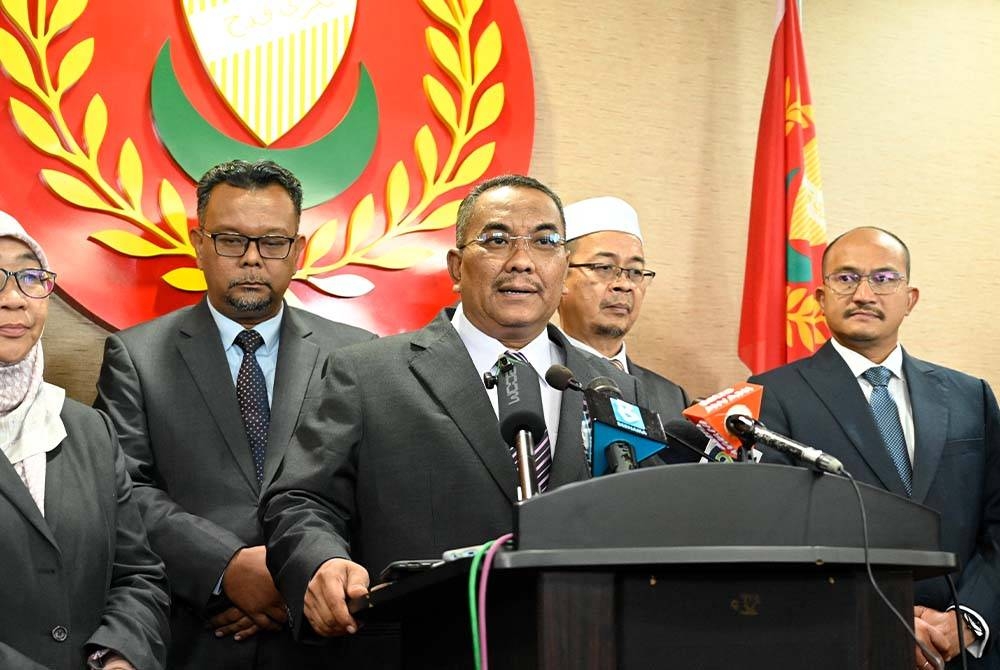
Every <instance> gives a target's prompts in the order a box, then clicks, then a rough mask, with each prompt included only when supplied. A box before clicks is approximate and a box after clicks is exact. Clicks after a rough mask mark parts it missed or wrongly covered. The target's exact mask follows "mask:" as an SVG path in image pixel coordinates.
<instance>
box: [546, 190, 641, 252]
mask: <svg viewBox="0 0 1000 670" xmlns="http://www.w3.org/2000/svg"><path fill="white" fill-rule="evenodd" d="M563 214H564V215H565V217H566V240H567V241H569V240H575V239H576V238H578V237H583V236H584V235H590V234H592V233H603V232H614V233H628V234H629V235H635V236H636V237H638V238H639V241H640V242H642V241H643V239H642V231H641V230H639V215H638V214H637V213H636V211H635V209H634V208H633V207H632V205H630V204H628V203H627V202H625V201H624V200H622V199H621V198H616V197H614V196H612V195H604V196H599V197H597V198H587V199H586V200H581V201H579V202H574V203H572V204H570V205H566V207H565V208H564V209H563Z"/></svg>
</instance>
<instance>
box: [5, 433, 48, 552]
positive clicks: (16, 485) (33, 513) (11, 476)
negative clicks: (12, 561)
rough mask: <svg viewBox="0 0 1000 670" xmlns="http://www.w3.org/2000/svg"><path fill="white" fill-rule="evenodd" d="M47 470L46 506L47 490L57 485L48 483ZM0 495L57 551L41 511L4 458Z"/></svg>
mask: <svg viewBox="0 0 1000 670" xmlns="http://www.w3.org/2000/svg"><path fill="white" fill-rule="evenodd" d="M60 449H62V447H56V448H55V449H54V450H53V452H56V451H59V450H60ZM53 452H50V453H49V458H51V457H52V453H53ZM50 472H51V469H49V470H48V471H47V472H46V473H45V479H46V482H45V496H46V505H48V501H49V490H50V489H51V487H52V486H58V483H52V482H50V481H49V473H50ZM0 494H2V495H3V496H4V497H6V498H7V499H8V500H10V502H11V504H12V505H13V506H14V509H16V510H17V511H18V512H20V513H21V515H22V516H23V517H24V518H25V519H27V520H28V522H29V523H31V525H32V526H34V527H35V530H37V531H38V532H39V533H41V534H42V536H43V537H44V538H45V539H46V540H48V541H49V543H51V544H52V546H53V547H55V548H56V549H57V550H58V549H59V545H58V544H57V543H56V538H55V536H54V535H53V533H52V529H51V528H49V525H48V523H47V522H46V521H45V518H44V517H42V513H41V511H40V510H39V509H38V505H36V504H35V501H34V500H33V499H32V497H31V494H30V493H28V487H26V486H25V485H24V482H22V481H21V477H20V476H19V475H18V474H17V471H16V470H14V466H13V465H12V464H11V462H10V461H8V460H7V457H6V456H0Z"/></svg>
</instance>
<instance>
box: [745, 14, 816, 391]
mask: <svg viewBox="0 0 1000 670" xmlns="http://www.w3.org/2000/svg"><path fill="white" fill-rule="evenodd" d="M826 241H827V238H826V214H825V212H824V208H823V190H822V179H821V178H820V171H819V150H818V147H817V141H816V126H815V125H814V123H813V110H812V96H811V94H810V93H809V79H808V77H807V75H806V60H805V53H804V51H803V48H802V27H801V24H800V22H799V9H798V2H797V1H796V0H784V7H779V9H778V22H777V29H776V30H775V33H774V44H773V45H772V47H771V68H770V71H769V72H768V75H767V88H766V89H765V90H764V105H763V109H762V110H761V114H760V130H759V131H758V134H757V159H756V165H755V167H754V174H753V193H752V195H751V199H750V230H749V234H748V237H747V255H746V273H745V276H744V281H743V311H742V315H741V318H740V339H739V355H740V359H741V360H742V361H743V362H744V363H745V364H746V365H747V367H749V368H750V370H751V371H752V372H753V373H755V374H756V373H758V372H763V371H765V370H770V369H771V368H774V367H777V366H779V365H784V364H785V363H787V362H790V361H794V360H796V359H798V358H802V357H804V356H808V355H810V354H811V353H813V352H814V351H816V350H817V349H819V347H820V346H821V345H822V344H823V343H824V342H825V341H826V340H828V339H829V338H830V332H829V329H828V328H827V325H826V320H825V319H824V318H823V315H822V313H821V311H820V308H819V304H818V303H817V302H816V299H815V298H814V297H813V292H814V291H815V289H816V287H817V286H819V285H820V284H821V283H822V281H823V277H822V267H821V258H822V256H823V250H824V249H826Z"/></svg>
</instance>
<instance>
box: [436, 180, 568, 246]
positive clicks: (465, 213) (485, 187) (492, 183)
mask: <svg viewBox="0 0 1000 670" xmlns="http://www.w3.org/2000/svg"><path fill="white" fill-rule="evenodd" d="M505 186H510V187H516V188H532V189H535V190H536V191H541V192H542V193H544V194H545V195H547V196H548V197H549V198H551V199H552V202H554V203H556V209H558V210H559V222H560V223H561V224H562V231H561V232H562V233H563V234H565V233H566V217H565V216H563V205H562V200H560V199H559V196H558V195H556V194H555V192H554V191H553V190H552V189H550V188H549V187H548V186H546V185H545V184H543V183H542V182H540V181H538V180H537V179H535V178H533V177H527V176H525V175H521V174H502V175H500V176H498V177H491V178H490V179H487V180H485V181H482V182H480V183H478V184H476V186H475V187H473V189H472V190H471V191H469V195H467V196H465V198H464V199H463V200H462V204H460V205H459V206H458V217H457V220H456V221H455V244H456V245H457V246H458V247H461V246H462V245H463V243H464V242H465V231H466V230H467V229H468V228H469V219H471V218H472V212H473V210H475V208H476V201H477V200H479V196H481V195H482V194H483V193H486V192H487V191H492V190H493V189H495V188H503V187H505Z"/></svg>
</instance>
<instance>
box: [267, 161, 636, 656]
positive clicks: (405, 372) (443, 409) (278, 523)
mask: <svg viewBox="0 0 1000 670" xmlns="http://www.w3.org/2000/svg"><path fill="white" fill-rule="evenodd" d="M456 228H457V230H456V238H457V244H456V248H454V249H451V250H450V251H449V252H448V259H447V260H448V270H449V273H450V275H451V278H452V280H453V281H454V287H455V290H456V291H457V292H458V293H459V294H460V296H461V304H460V305H459V306H458V308H457V309H456V310H450V309H449V310H444V311H442V313H441V314H439V315H438V316H437V317H436V318H435V319H434V320H433V321H432V322H431V323H430V324H428V325H427V326H425V327H424V328H422V329H420V330H417V331H415V332H413V333H407V334H403V335H397V336H393V337H387V338H384V339H382V340H379V341H375V342H372V343H369V344H365V345H359V346H355V347H350V348H347V349H345V350H343V351H342V352H340V354H339V355H338V356H337V357H336V358H335V359H334V360H333V361H332V362H331V366H330V370H329V373H328V376H327V384H326V388H325V389H323V392H322V395H321V396H319V397H315V398H312V399H311V400H312V401H313V402H314V404H313V405H312V406H311V407H310V406H307V407H305V408H304V410H303V413H302V417H303V418H302V422H301V424H300V426H299V428H298V430H297V431H296V434H295V438H294V439H293V440H292V444H291V445H290V446H289V451H288V454H287V455H286V457H285V461H284V463H283V465H282V470H281V472H280V473H279V475H278V477H277V480H276V481H275V483H274V484H273V485H272V487H271V488H270V489H269V491H268V493H267V496H266V499H265V501H264V504H263V505H262V507H261V510H262V522H263V526H264V528H265V532H266V533H267V535H268V536H269V538H270V539H269V541H268V550H267V556H268V566H269V568H270V570H271V572H272V574H273V575H274V577H275V581H276V583H277V584H278V587H279V589H280V590H281V592H282V594H283V595H284V596H285V599H286V602H287V603H288V607H289V610H290V616H291V623H292V625H293V627H294V629H295V631H296V634H297V635H299V636H300V637H302V636H303V635H308V634H309V633H310V627H311V629H312V630H313V631H315V632H316V633H319V634H320V635H322V636H333V635H341V634H344V633H354V632H355V631H356V630H357V624H356V623H355V621H354V619H353V618H352V617H351V615H350V614H349V613H348V610H347V605H346V600H347V599H348V598H352V597H361V596H363V595H365V593H366V591H367V587H368V583H369V575H370V574H371V575H374V574H377V571H378V570H381V569H382V568H383V567H384V566H385V565H386V564H388V563H389V562H391V561H393V560H398V559H424V558H440V556H441V553H442V551H444V550H446V549H449V548H455V547H461V546H467V545H471V544H478V543H482V542H484V541H486V540H489V539H492V538H496V537H499V536H500V535H502V534H504V533H507V532H510V530H511V527H512V519H513V505H514V503H515V502H516V500H517V493H516V488H517V475H516V471H515V466H514V461H513V459H512V456H511V452H510V450H509V448H508V446H507V444H505V443H504V441H503V438H502V437H501V434H500V430H499V428H498V422H497V411H498V410H497V402H498V400H497V395H496V394H497V391H496V389H495V388H494V389H489V390H488V389H487V388H486V387H485V385H484V383H483V374H484V373H486V372H489V371H491V370H493V369H494V368H495V366H496V365H497V361H498V359H500V357H501V356H504V355H505V354H506V353H507V352H514V353H515V354H517V355H519V356H523V358H524V359H526V361H527V363H528V364H529V365H530V366H531V368H532V371H531V373H530V375H531V378H532V380H533V381H534V380H536V379H537V382H538V383H539V384H540V386H541V388H540V391H541V398H542V408H541V411H542V413H543V415H544V419H545V426H546V430H547V438H546V439H547V440H548V442H549V444H550V445H554V448H550V449H549V450H545V451H544V452H541V451H536V453H535V463H536V466H537V467H538V472H539V478H538V479H539V482H538V483H539V488H540V489H541V490H542V491H545V490H552V489H553V488H555V487H557V486H559V485H561V484H564V483H567V482H572V481H576V480H580V479H585V478H586V477H587V476H588V470H587V465H586V461H585V456H584V448H583V443H582V437H581V430H580V429H581V418H582V397H581V395H580V394H579V393H576V392H573V391H568V392H566V393H564V394H561V393H559V392H557V391H556V390H555V389H553V388H551V387H549V386H548V385H547V384H545V382H544V380H543V378H544V375H545V372H546V371H547V370H548V367H549V366H550V365H554V364H564V365H566V366H567V367H569V368H570V369H571V370H573V372H574V374H575V376H576V378H577V379H580V380H581V381H583V382H584V383H586V382H587V381H588V380H590V379H592V378H594V377H597V376H613V377H615V378H616V381H618V383H619V385H620V386H621V388H622V390H623V392H624V394H625V396H626V399H627V400H629V401H634V400H635V389H636V383H635V380H634V379H632V378H630V377H627V376H626V375H623V374H622V373H620V372H618V371H617V370H616V369H615V368H613V366H611V365H610V364H607V363H606V362H605V361H601V360H599V359H597V358H594V357H592V356H590V355H588V354H585V353H583V352H581V351H579V350H578V349H576V348H574V347H573V346H571V345H570V344H569V343H568V341H567V340H566V338H565V336H564V335H563V334H562V333H561V332H560V331H559V330H558V329H557V328H555V327H554V326H549V325H548V322H549V319H550V318H551V317H552V314H553V313H554V312H555V311H556V307H557V305H558V304H559V299H560V297H561V295H562V293H563V282H564V279H565V276H566V271H567V255H566V250H565V245H564V237H563V236H564V235H565V223H564V219H563V213H562V205H561V203H560V201H559V198H558V197H557V196H556V195H555V194H554V193H553V192H552V191H551V190H549V189H548V188H547V187H546V186H544V185H542V184H541V183H539V182H538V181H536V180H534V179H531V178H529V177H522V176H517V175H506V176H502V177H496V178H494V179H491V180H489V181H486V182H484V183H482V184H480V185H478V186H476V187H475V188H474V189H473V190H472V191H471V192H470V194H469V195H468V196H467V197H466V198H465V199H464V200H463V202H462V204H461V206H460V207H459V211H458V220H457V225H456ZM539 444H541V442H540V443H539ZM540 455H541V456H544V457H545V458H546V462H545V463H541V462H540ZM543 480H544V481H543Z"/></svg>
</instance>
